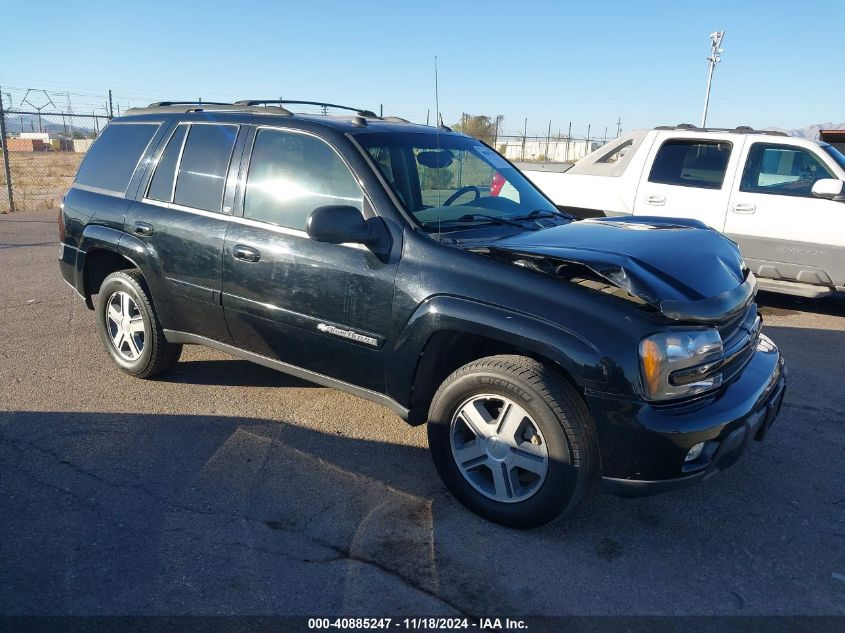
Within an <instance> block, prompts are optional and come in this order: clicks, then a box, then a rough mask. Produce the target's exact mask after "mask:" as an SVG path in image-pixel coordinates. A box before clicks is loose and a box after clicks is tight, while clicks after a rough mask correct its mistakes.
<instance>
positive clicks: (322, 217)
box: [305, 205, 377, 245]
mask: <svg viewBox="0 0 845 633" xmlns="http://www.w3.org/2000/svg"><path fill="white" fill-rule="evenodd" d="M305 231H306V233H308V237H310V238H311V239H312V240H315V241H317V242H328V243H329V244H343V243H344V242H348V243H352V244H366V245H370V244H371V243H373V242H374V241H375V240H376V239H377V238H376V237H375V236H373V235H372V231H371V230H370V225H369V224H368V223H367V221H366V220H365V219H364V216H363V215H361V212H360V211H359V210H358V209H356V208H355V207H350V206H345V205H330V206H326V207H317V208H316V209H314V210H313V211H312V212H311V215H309V216H308V220H307V222H306V223H305Z"/></svg>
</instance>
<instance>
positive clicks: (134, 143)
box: [75, 123, 160, 196]
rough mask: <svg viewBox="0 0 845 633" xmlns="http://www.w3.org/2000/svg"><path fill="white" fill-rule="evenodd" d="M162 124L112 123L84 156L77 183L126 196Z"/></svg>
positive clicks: (77, 175)
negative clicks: (135, 173)
mask: <svg viewBox="0 0 845 633" xmlns="http://www.w3.org/2000/svg"><path fill="white" fill-rule="evenodd" d="M159 125H160V124H159V123H110V124H109V125H107V126H106V129H104V130H103V132H102V134H100V136H99V137H98V138H97V140H96V141H95V142H94V144H93V145H92V146H91V149H90V150H88V153H87V154H86V155H85V159H84V160H83V161H82V165H81V166H80V167H79V172H77V174H76V181H75V182H76V184H77V185H82V186H85V187H93V188H95V189H100V190H103V191H105V192H108V193H113V194H116V195H121V196H122V195H124V194H125V193H126V188H127V187H128V186H129V181H130V180H131V179H132V174H133V173H134V172H135V167H137V165H138V161H140V160H141V156H143V154H144V151H145V150H146V149H147V146H148V145H149V144H150V141H151V140H152V138H153V136H154V135H155V133H156V131H157V130H158V128H159Z"/></svg>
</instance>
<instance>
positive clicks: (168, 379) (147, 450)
mask: <svg viewBox="0 0 845 633" xmlns="http://www.w3.org/2000/svg"><path fill="white" fill-rule="evenodd" d="M55 215H56V213H55V211H50V212H33V213H17V214H12V215H5V216H0V270H2V274H1V276H0V614H5V615H16V614H20V615H25V614H74V615H109V614H136V615H144V614H158V615H162V614H164V615H169V614H344V615H353V614H360V615H368V616H373V615H383V614H409V615H421V614H426V615H437V614H450V613H464V614H472V615H478V616H486V615H494V614H507V615H517V614H575V615H580V614H643V615H649V614H716V615H724V614H733V615H744V614H797V615H802V614H829V615H835V614H838V615H843V614H845V485H843V483H845V460H843V456H845V430H843V422H845V418H843V414H842V411H843V410H845V389H843V387H842V369H841V368H842V358H843V356H845V302H843V300H841V299H832V300H824V301H817V302H811V301H798V300H793V299H789V298H781V297H777V296H773V295H767V296H761V305H762V312H763V314H764V315H765V319H766V332H767V333H768V334H769V336H771V337H772V338H773V339H774V340H775V341H776V342H777V343H778V344H779V345H780V346H781V348H782V350H783V351H784V353H785V355H786V357H787V361H788V363H789V370H790V385H789V388H788V390H787V396H786V401H785V404H784V407H783V410H782V413H781V417H780V418H779V419H778V420H777V422H776V423H775V425H774V426H773V427H772V429H771V431H770V433H769V435H768V437H767V438H766V441H764V442H762V443H754V444H753V445H752V446H751V449H750V450H749V451H748V452H747V453H746V454H745V455H744V456H743V457H742V458H741V459H740V461H739V462H738V463H737V464H736V465H735V466H733V467H732V468H731V469H730V470H728V471H726V472H724V473H722V474H720V475H719V476H718V477H715V478H713V479H711V480H710V481H708V482H706V483H704V484H703V485H700V486H698V487H695V488H691V489H688V490H683V491H678V492H674V493H668V494H664V495H661V496H656V497H650V498H641V499H619V498H616V497H612V496H608V495H604V494H600V493H598V492H596V494H594V495H593V496H592V497H591V498H589V499H588V501H587V502H586V503H585V504H584V505H583V506H582V509H581V512H580V513H579V514H578V515H577V516H576V517H574V518H573V519H571V520H568V521H566V522H562V523H558V524H556V525H554V526H551V527H547V528H542V529H539V530H535V531H532V532H518V531H513V530H509V529H505V528H502V527H498V526H496V525H493V524H490V523H487V522H485V521H483V520H481V519H479V518H477V517H475V516H473V515H472V514H470V513H469V512H467V511H465V510H464V509H463V508H462V507H461V506H460V505H459V504H458V503H457V502H456V501H454V499H452V498H451V497H450V496H449V495H448V494H447V493H446V492H445V491H444V489H443V486H442V485H441V483H440V481H439V479H438V477H437V474H436V472H435V470H434V467H433V466H432V464H431V462H430V459H429V457H428V454H427V447H426V437H425V429H424V428H423V427H418V428H412V427H409V426H407V425H405V424H404V423H403V422H402V421H401V420H399V419H398V418H397V417H396V416H394V415H393V414H392V413H391V412H389V411H388V410H387V409H384V408H382V407H380V406H378V405H376V404H373V403H370V402H366V401H363V400H359V399H356V398H354V397H352V396H349V395H345V394H343V393H339V392H337V391H333V390H329V389H324V388H321V387H317V386H314V385H312V384H309V383H305V382H302V381H299V380H296V379H292V378H289V377H287V376H284V375H282V374H279V373H275V372H273V371H271V370H268V369H265V368H262V367H259V366H255V365H251V364H248V363H245V362H242V361H239V360H236V359H233V358H231V357H229V356H226V355H224V354H221V353H218V352H215V351H211V350H207V349H203V348H199V347H188V348H186V350H185V353H184V354H183V357H182V362H181V363H180V364H179V365H178V366H177V367H176V369H175V370H173V371H172V372H170V373H168V374H167V375H165V376H162V377H161V378H160V379H158V380H154V381H140V380H136V379H132V378H130V377H128V376H125V375H124V374H122V373H120V372H119V371H117V370H116V369H115V368H113V367H112V366H111V365H110V363H109V362H108V360H107V358H106V354H105V352H104V351H103V349H102V348H101V345H100V341H99V340H98V338H97V334H96V330H95V327H94V321H93V317H92V314H91V312H89V311H88V310H87V309H86V308H85V307H84V305H83V304H82V302H81V301H79V300H78V299H77V298H76V297H75V296H74V294H73V293H72V291H71V290H70V289H69V288H68V287H67V286H66V285H65V284H64V282H63V281H62V279H61V277H60V275H59V272H58V268H57V264H56V256H57V253H58V246H57V243H56V240H57V230H56V221H55Z"/></svg>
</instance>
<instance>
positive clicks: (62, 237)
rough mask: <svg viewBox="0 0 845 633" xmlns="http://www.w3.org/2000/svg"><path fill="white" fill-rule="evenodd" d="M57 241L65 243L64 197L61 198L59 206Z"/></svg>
mask: <svg viewBox="0 0 845 633" xmlns="http://www.w3.org/2000/svg"><path fill="white" fill-rule="evenodd" d="M58 222H59V241H60V242H64V241H65V197H64V196H62V202H61V204H60V205H59V218H58Z"/></svg>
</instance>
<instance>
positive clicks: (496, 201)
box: [355, 131, 557, 232]
mask: <svg viewBox="0 0 845 633" xmlns="http://www.w3.org/2000/svg"><path fill="white" fill-rule="evenodd" d="M355 138H356V140H357V141H358V142H359V143H361V145H362V146H363V147H364V149H365V150H366V151H367V152H368V153H369V155H370V157H371V158H372V159H373V162H375V164H376V165H377V166H378V168H379V170H380V171H381V173H382V175H383V176H384V178H385V180H387V182H388V183H389V184H390V186H391V188H392V189H393V191H394V192H395V193H396V195H397V196H398V197H399V199H400V200H401V201H402V203H403V204H404V206H405V209H406V210H407V211H408V212H409V213H410V214H411V216H412V217H413V218H414V219H415V220H416V221H417V222H418V223H419V225H420V226H422V228H423V229H425V230H426V231H428V232H440V231H444V232H445V231H452V230H459V229H461V230H462V229H466V228H467V227H468V226H470V225H472V224H474V223H475V224H490V223H491V222H496V221H497V220H498V221H500V222H502V223H507V222H508V221H509V219H510V218H516V219H524V218H525V217H527V216H529V215H531V214H533V217H536V216H538V215H545V214H557V210H556V208H555V206H554V205H553V204H552V203H551V202H549V200H548V199H547V198H546V197H545V196H543V194H541V193H540V192H539V191H538V190H537V189H536V188H535V187H534V185H532V184H531V183H530V182H529V181H528V180H527V179H526V178H525V177H524V176H523V175H522V174H520V173H519V172H518V171H517V170H516V168H514V167H513V166H512V165H511V164H510V163H508V162H507V161H506V160H505V159H504V158H502V157H501V156H500V155H499V154H497V153H496V152H495V151H493V150H492V149H490V148H489V147H487V146H486V145H484V144H482V143H481V142H479V141H477V140H476V139H473V138H469V137H466V136H457V135H454V134H440V135H438V134H435V133H434V131H432V132H410V133H401V134H399V133H389V132H388V133H379V132H371V133H362V134H357V135H356V137H355ZM500 218H501V220H499V219H500Z"/></svg>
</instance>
